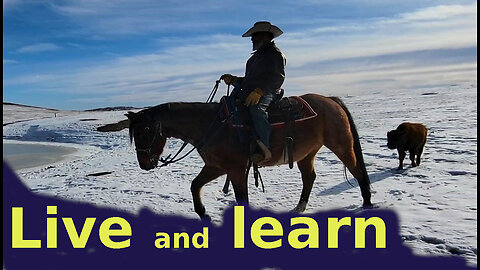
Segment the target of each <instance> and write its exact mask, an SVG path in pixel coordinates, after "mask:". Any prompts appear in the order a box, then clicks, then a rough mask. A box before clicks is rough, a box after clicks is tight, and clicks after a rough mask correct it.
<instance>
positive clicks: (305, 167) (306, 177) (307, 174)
mask: <svg viewBox="0 0 480 270" xmlns="http://www.w3.org/2000/svg"><path fill="white" fill-rule="evenodd" d="M317 151H318V150H316V151H314V152H312V153H310V154H309V155H308V156H306V157H305V158H304V159H302V160H300V161H298V162H297V165H298V168H299V169H300V173H301V174H302V182H303V188H302V194H301V195H300V201H299V202H298V204H297V207H295V209H293V210H294V211H296V212H298V213H301V212H303V211H305V208H306V207H307V203H308V198H309V197H310V192H311V191H312V187H313V182H314V181H315V178H316V176H317V175H316V174H315V169H314V167H313V162H314V159H315V154H316V153H317Z"/></svg>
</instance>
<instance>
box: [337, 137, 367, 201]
mask: <svg viewBox="0 0 480 270" xmlns="http://www.w3.org/2000/svg"><path fill="white" fill-rule="evenodd" d="M346 149H350V150H346ZM346 149H345V148H342V149H340V148H339V149H335V148H333V149H332V148H330V150H332V152H333V153H335V154H336V155H337V157H338V158H339V159H340V160H341V161H342V162H343V164H345V166H346V167H347V169H348V170H349V171H350V173H351V174H352V175H353V177H355V179H357V181H358V185H359V186H360V190H361V192H362V198H363V206H372V202H371V196H372V195H371V192H370V180H369V179H368V174H367V171H366V168H365V165H363V164H357V158H356V157H355V152H354V150H353V146H352V147H351V148H346Z"/></svg>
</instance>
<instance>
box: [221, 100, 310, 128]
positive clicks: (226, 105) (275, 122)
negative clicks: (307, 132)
mask: <svg viewBox="0 0 480 270" xmlns="http://www.w3.org/2000/svg"><path fill="white" fill-rule="evenodd" d="M220 106H221V114H222V115H221V118H222V119H223V120H225V121H227V123H228V125H229V127H231V128H239V129H250V128H251V121H250V116H249V113H248V110H247V108H246V107H245V106H243V105H241V104H238V102H234V103H233V102H228V101H227V97H222V99H221V100H220ZM267 114H268V121H269V122H270V125H271V128H279V127H285V125H287V124H288V122H290V121H293V122H300V121H304V120H307V119H310V118H313V117H315V116H317V113H316V112H315V111H314V110H313V109H312V107H310V105H309V104H308V103H307V102H306V101H305V100H304V99H303V98H301V97H298V96H292V97H283V98H280V99H279V100H277V101H275V102H273V103H272V104H271V105H270V106H269V107H268V109H267Z"/></svg>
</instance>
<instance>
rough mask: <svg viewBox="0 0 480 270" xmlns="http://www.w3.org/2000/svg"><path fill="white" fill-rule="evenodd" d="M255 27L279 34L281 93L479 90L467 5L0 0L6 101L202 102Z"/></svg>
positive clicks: (61, 104) (352, 0)
mask: <svg viewBox="0 0 480 270" xmlns="http://www.w3.org/2000/svg"><path fill="white" fill-rule="evenodd" d="M264 20H266V21H270V22H272V23H273V24H274V25H276V26H278V27H280V28H281V29H282V30H283V32H284V34H283V35H281V36H280V37H278V38H276V39H275V43H276V44H277V46H278V47H279V48H280V49H281V50H282V52H283V53H284V54H285V55H286V58H287V66H286V70H285V71H286V79H285V83H284V84H283V88H284V89H285V92H286V95H301V94H305V93H318V94H323V95H340V96H341V95H358V94H361V93H362V92H364V93H365V92H371V91H385V92H388V91H395V89H397V90H398V89H410V88H430V87H444V86H450V85H474V86H475V87H476V83H477V78H476V77H477V2H476V1H471V0H465V1H463V0H458V1H444V0H425V1H422V0H403V1H391V0H382V1H380V0H371V1H367V0H348V1H324V0H318V1H315V0H305V1H287V0H285V1H232V0H222V1H210V0H202V1H193V0H186V1H173V0H170V1H168V0H163V1H156V0H136V1H126V0H82V1H79V0H63V1H62V0H54V1H53V0H52V1H47V0H43V1H42V0H4V1H3V101H4V102H14V103H20V104H26V105H32V106H40V107H47V108H55V109H72V110H83V109H93V108H100V107H109V106H135V107H145V106H153V105H157V104H160V103H165V102H171V101H205V100H206V99H207V97H208V95H209V94H210V91H211V90H212V88H213V86H214V84H215V81H216V80H217V79H218V78H219V77H220V76H221V75H222V74H224V73H231V74H234V75H238V76H242V75H243V74H244V72H245V63H246V61H247V60H248V58H249V57H250V55H251V52H252V45H251V41H250V39H249V38H242V37H241V35H242V34H243V33H244V32H245V31H247V30H248V29H249V28H250V27H251V26H253V24H254V23H255V22H256V21H264ZM219 91H220V92H222V93H224V91H226V86H225V85H221V86H220V88H219Z"/></svg>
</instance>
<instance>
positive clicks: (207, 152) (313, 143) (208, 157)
mask: <svg viewBox="0 0 480 270" xmlns="http://www.w3.org/2000/svg"><path fill="white" fill-rule="evenodd" d="M301 97H302V98H303V99H304V100H305V101H306V102H307V103H308V104H309V105H310V106H311V107H312V109H313V110H314V111H315V112H316V113H317V116H315V117H313V118H311V119H308V120H305V121H301V122H297V123H295V149H294V153H293V160H294V161H296V162H297V165H298V168H299V169H300V172H301V175H302V181H303V189H302V194H301V195H300V201H299V202H298V205H297V206H296V207H295V209H294V210H295V211H298V212H303V211H304V210H305V208H306V205H307V202H308V198H309V196H310V192H311V190H312V186H313V182H314V180H315V178H316V174H315V170H314V160H315V155H316V153H317V152H318V151H319V150H320V148H321V147H322V146H324V145H325V146H326V147H327V148H329V149H330V150H331V151H332V152H333V153H335V155H336V156H337V157H338V158H339V159H340V160H341V161H342V162H343V164H345V166H346V167H347V168H348V170H349V171H350V172H351V173H352V175H353V176H354V177H355V178H356V179H357V181H358V183H359V185H360V189H361V192H362V197H363V205H364V206H371V205H372V204H371V202H370V197H371V194H370V180H369V178H368V174H367V170H366V168H365V163H364V161H363V156H362V150H361V147H360V142H359V137H358V134H357V131H356V127H355V124H354V123H353V120H352V117H351V115H350V113H349V111H348V109H347V108H346V106H345V104H344V103H343V102H342V101H341V100H340V99H339V98H336V97H324V96H321V95H316V94H307V95H303V96H301ZM218 108H219V104H218V103H166V104H161V105H158V106H155V107H152V108H148V109H145V110H142V111H140V112H138V113H133V112H129V113H128V114H127V117H128V121H126V120H123V121H120V122H119V123H117V124H110V125H107V126H109V127H107V126H105V127H104V128H103V131H107V130H108V131H111V130H120V129H122V128H124V127H127V125H128V126H129V129H130V139H131V140H132V139H133V140H134V141H135V147H136V152H137V159H138V162H139V164H140V167H141V168H142V169H144V170H151V169H153V168H155V167H157V163H158V161H159V157H160V155H161V154H162V152H163V148H164V146H165V143H166V139H167V138H169V137H174V138H178V139H181V140H183V141H184V142H188V143H190V144H192V145H194V146H197V151H198V152H199V154H200V156H201V157H202V159H203V161H204V162H205V166H204V167H203V168H202V170H201V172H200V174H199V175H198V176H197V177H195V179H193V181H192V184H191V191H192V195H193V203H194V207H195V212H196V213H197V214H198V215H199V216H200V217H201V218H209V217H208V215H206V213H205V207H204V206H203V204H202V201H201V198H200V190H201V188H202V187H203V185H205V184H206V183H208V182H210V181H212V180H214V179H216V178H218V177H219V176H222V175H225V174H226V175H227V181H230V182H231V183H232V185H233V189H234V193H235V198H236V200H237V203H239V204H248V192H247V181H246V170H247V164H248V157H249V145H248V144H247V143H241V142H240V141H239V139H238V135H237V131H236V130H234V129H232V128H229V127H228V126H227V125H222V124H220V122H219V121H218V120H215V119H217V112H218ZM115 125H116V126H115ZM99 130H100V129H99ZM212 130H214V132H212ZM284 132H285V130H284V128H282V127H280V128H275V129H272V132H271V137H270V145H271V151H272V158H271V159H270V161H268V162H267V163H265V164H262V166H273V165H278V164H283V163H285V161H284V153H283V152H284Z"/></svg>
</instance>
